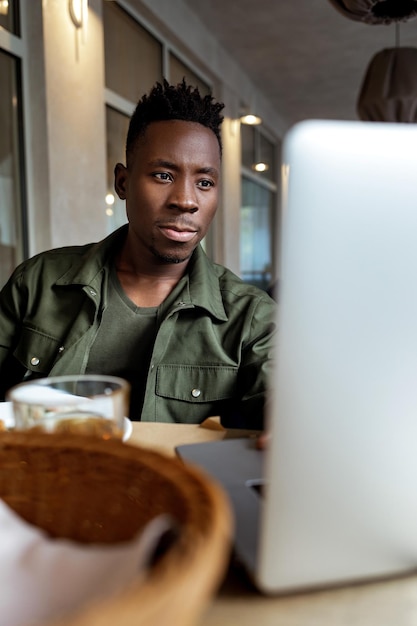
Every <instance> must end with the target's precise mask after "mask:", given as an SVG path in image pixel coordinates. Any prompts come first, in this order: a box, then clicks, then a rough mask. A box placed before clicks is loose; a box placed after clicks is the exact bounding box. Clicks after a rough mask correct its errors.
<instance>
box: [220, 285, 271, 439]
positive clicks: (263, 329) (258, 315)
mask: <svg viewBox="0 0 417 626" xmlns="http://www.w3.org/2000/svg"><path fill="white" fill-rule="evenodd" d="M276 307H277V305H276V303H275V302H274V301H273V300H272V299H270V298H269V297H268V296H267V295H265V297H263V298H260V299H259V300H258V302H257V304H256V306H255V307H254V310H253V312H252V315H251V319H250V320H248V324H249V329H250V330H249V336H248V339H247V341H246V342H245V343H244V345H243V347H242V354H241V363H240V367H239V375H238V379H239V380H238V386H239V390H240V391H239V396H240V401H239V402H238V403H237V404H235V406H234V407H233V408H232V409H231V410H230V411H228V412H227V413H225V414H224V415H221V422H222V425H223V426H225V427H226V428H248V429H255V430H262V429H263V427H264V413H265V405H266V402H267V397H268V387H269V385H270V377H271V373H272V366H273V351H274V345H275V336H276Z"/></svg>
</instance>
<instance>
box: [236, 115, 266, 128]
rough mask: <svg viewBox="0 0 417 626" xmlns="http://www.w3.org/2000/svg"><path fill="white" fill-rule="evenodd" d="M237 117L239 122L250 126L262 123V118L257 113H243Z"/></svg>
mask: <svg viewBox="0 0 417 626" xmlns="http://www.w3.org/2000/svg"><path fill="white" fill-rule="evenodd" d="M239 119H240V123H241V124H249V125H250V126H258V124H262V119H261V118H260V117H259V116H258V115H253V113H245V114H244V115H241V116H240V118H239Z"/></svg>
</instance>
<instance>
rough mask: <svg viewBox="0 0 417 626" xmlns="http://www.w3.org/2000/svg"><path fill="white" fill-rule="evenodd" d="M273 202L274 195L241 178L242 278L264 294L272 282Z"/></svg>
mask: <svg viewBox="0 0 417 626" xmlns="http://www.w3.org/2000/svg"><path fill="white" fill-rule="evenodd" d="M274 200H275V194H274V193H272V192H271V191H269V190H268V189H265V188H264V187H262V186H261V185H258V184H257V183H256V182H253V181H252V180H249V179H247V178H242V208H241V220H240V224H241V230H240V274H241V276H242V279H243V280H244V281H245V282H247V283H251V284H252V285H257V286H258V287H261V289H265V290H266V289H268V287H269V286H270V285H271V282H272V243H273V242H272V232H273V229H272V211H273V206H274Z"/></svg>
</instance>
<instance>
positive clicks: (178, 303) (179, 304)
mask: <svg viewBox="0 0 417 626" xmlns="http://www.w3.org/2000/svg"><path fill="white" fill-rule="evenodd" d="M185 305H186V302H182V300H180V302H177V306H185Z"/></svg>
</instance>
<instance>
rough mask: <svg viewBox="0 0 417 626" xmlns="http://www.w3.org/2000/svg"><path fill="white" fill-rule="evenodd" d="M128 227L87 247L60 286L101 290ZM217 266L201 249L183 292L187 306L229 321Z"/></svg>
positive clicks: (196, 253)
mask: <svg viewBox="0 0 417 626" xmlns="http://www.w3.org/2000/svg"><path fill="white" fill-rule="evenodd" d="M127 229H128V226H127V224H126V225H124V226H122V227H121V228H119V229H118V230H116V231H115V232H113V233H111V234H110V235H109V236H108V237H106V238H105V239H103V240H102V241H99V242H98V243H94V244H89V245H88V246H86V251H85V254H84V255H81V257H80V261H79V263H77V264H74V265H73V266H72V267H71V268H70V269H69V270H67V271H66V272H65V273H64V274H63V275H62V276H61V277H60V278H59V279H58V280H57V281H56V284H57V285H60V286H67V285H83V286H86V285H90V286H92V287H94V288H96V289H97V290H100V285H101V281H102V276H101V272H102V270H103V267H104V266H105V265H106V264H107V261H108V259H109V258H111V257H114V255H115V253H116V251H117V250H118V249H119V248H120V246H121V245H122V243H123V241H124V239H125V237H126V235H127ZM215 267H216V266H215V264H214V263H213V262H212V261H210V260H209V259H208V257H207V255H206V253H205V252H204V250H203V248H202V247H201V246H200V245H199V246H197V248H196V249H195V250H194V252H193V254H192V257H191V259H190V262H189V265H188V268H187V275H188V281H187V286H186V287H184V289H183V291H182V292H181V298H182V300H183V301H184V303H185V304H189V305H192V306H198V307H201V308H203V309H205V310H206V311H208V312H209V313H210V314H211V315H213V317H216V318H218V319H219V320H224V321H226V320H227V315H226V312H225V310H224V305H223V299H222V294H221V290H220V284H219V278H218V276H217V273H216V271H215Z"/></svg>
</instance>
